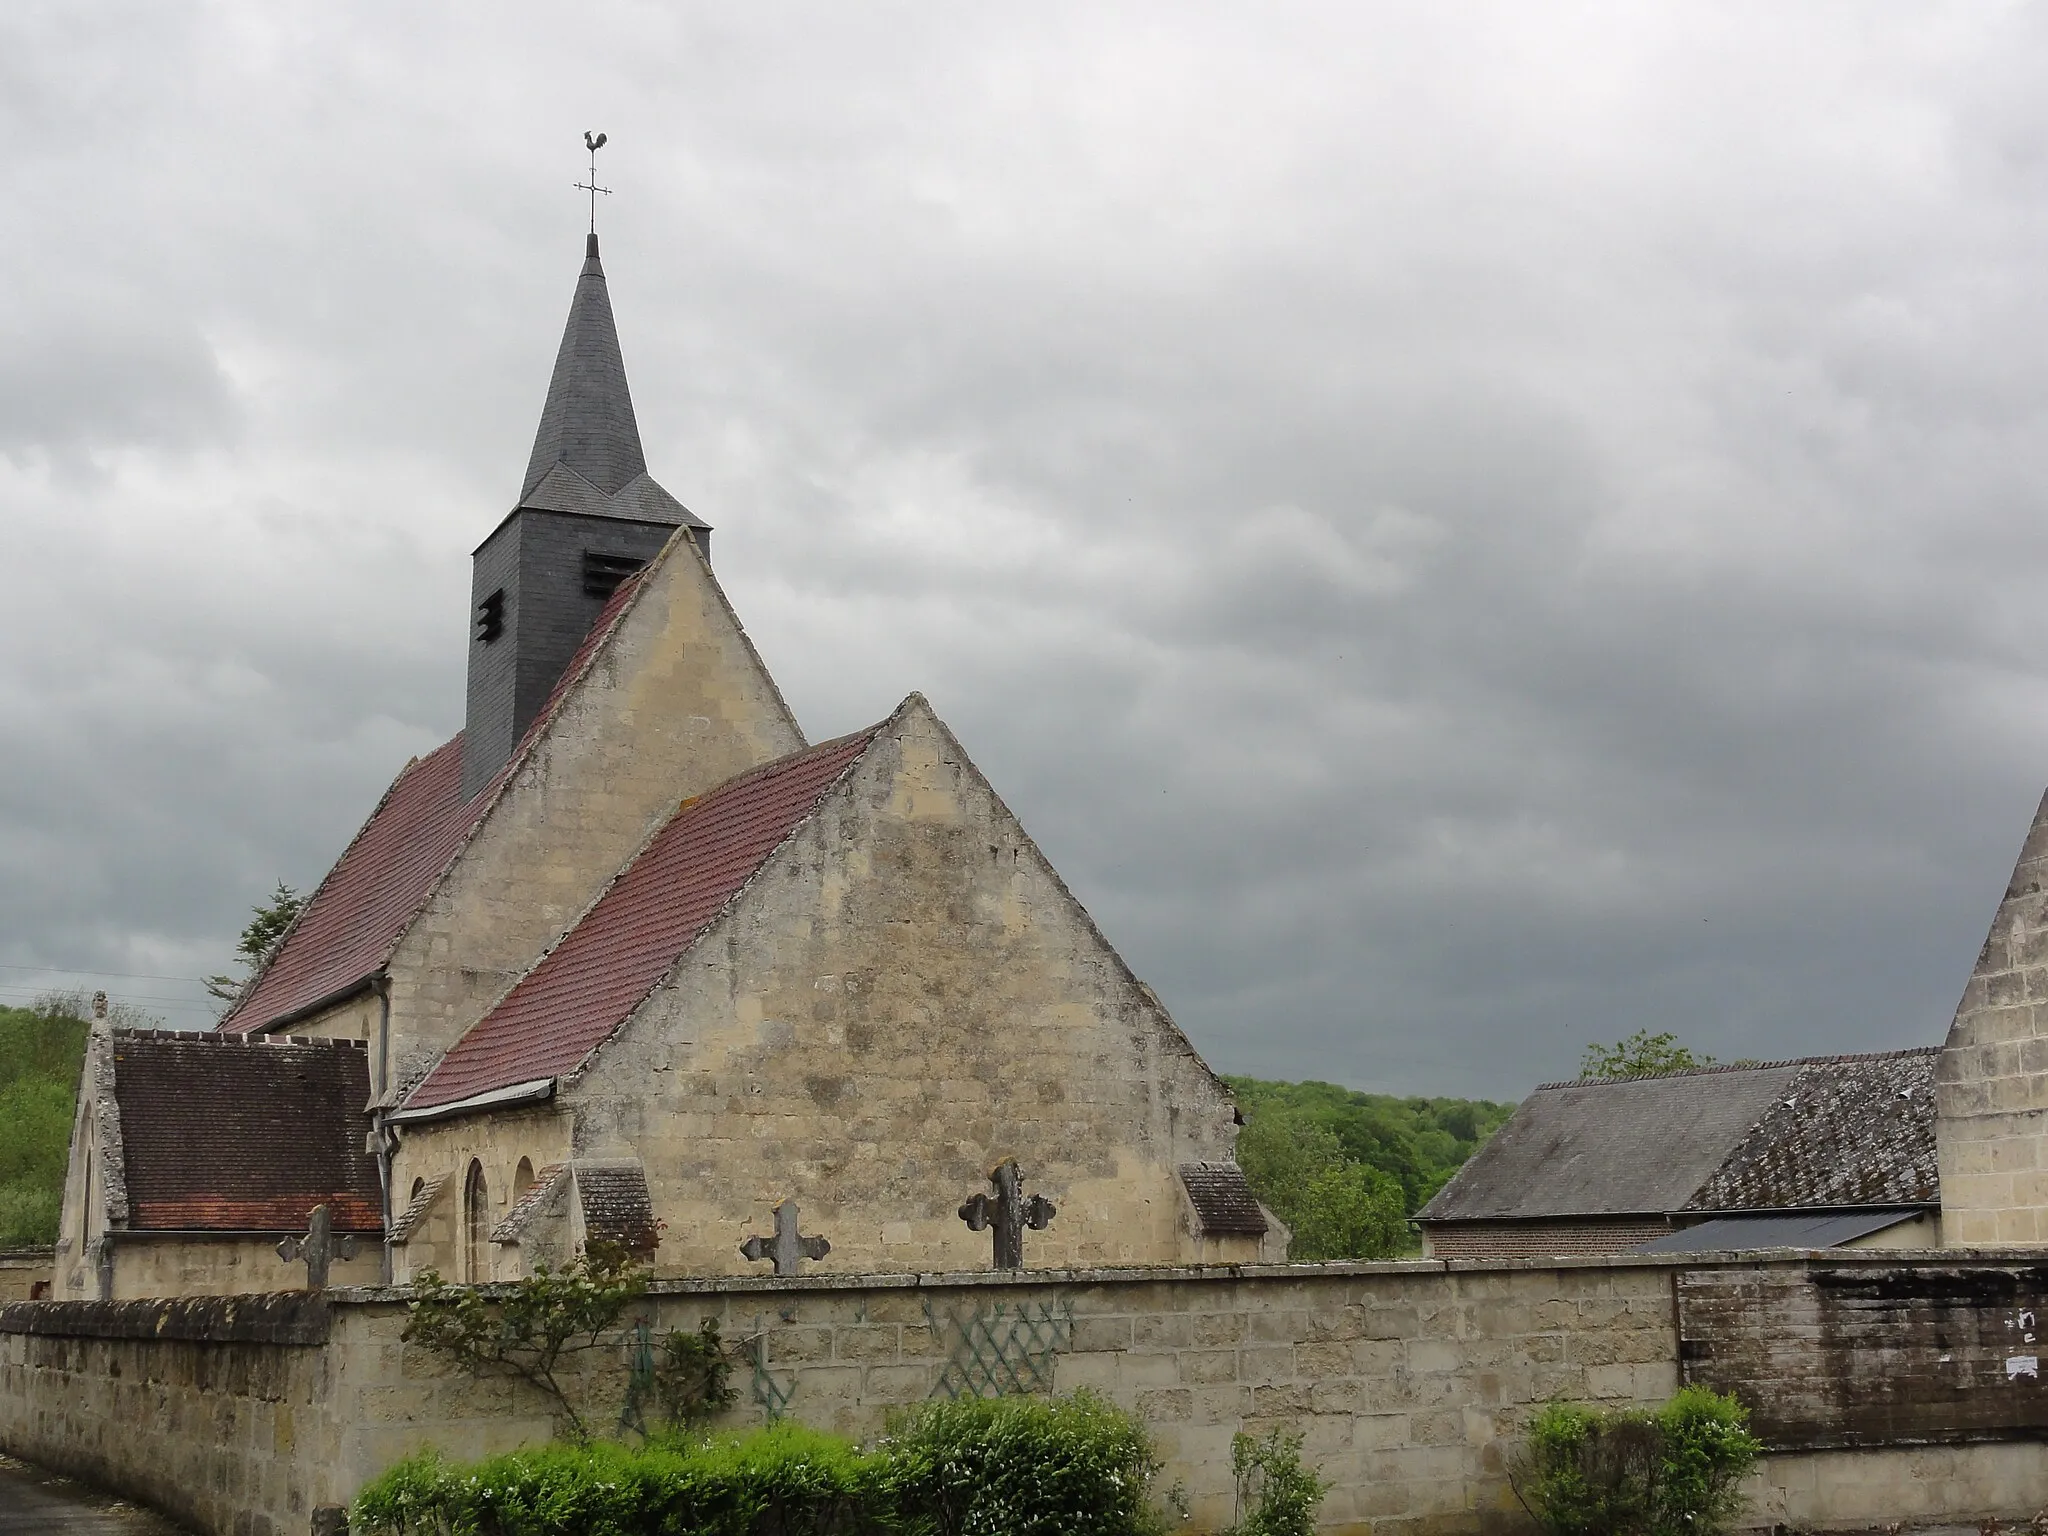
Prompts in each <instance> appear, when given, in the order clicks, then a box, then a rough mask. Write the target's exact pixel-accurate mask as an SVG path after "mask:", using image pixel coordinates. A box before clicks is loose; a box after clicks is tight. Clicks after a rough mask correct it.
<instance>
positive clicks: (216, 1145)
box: [109, 1030, 384, 1232]
mask: <svg viewBox="0 0 2048 1536" xmlns="http://www.w3.org/2000/svg"><path fill="white" fill-rule="evenodd" d="M109 1049H110V1053H111V1056H112V1060H113V1066H114V1085H113V1086H114V1101H115V1104H116V1105H117V1106H118V1109H119V1115H120V1136H121V1148H122V1162H123V1164H124V1167H123V1169H122V1173H123V1175H124V1177H125V1180H126V1184H127V1191H128V1229H129V1230H131V1231H134V1230H145V1231H214V1232H236V1231H240V1232H303V1231H304V1230H305V1228H306V1218H307V1216H308V1215H310V1214H311V1212H312V1209H313V1207H314V1206H316V1205H320V1204H322V1203H325V1204H326V1206H327V1207H328V1211H329V1214H330V1215H331V1216H332V1217H333V1221H334V1227H335V1230H336V1231H339V1232H378V1231H381V1230H382V1229H383V1225H384V1221H383V1197H382V1194H381V1192H380V1188H379V1185H378V1182H377V1165H376V1162H375V1160H374V1159H372V1158H371V1156H370V1155H369V1153H368V1152H367V1151H365V1150H364V1141H363V1136H364V1132H365V1131H366V1130H367V1129H368V1128H369V1120H368V1118H367V1117H366V1116H365V1114H364V1112H363V1106H364V1105H365V1104H367V1103H368V1102H369V1097H370V1067H369V1052H368V1051H367V1050H366V1049H365V1047H364V1046H363V1044H362V1042H361V1041H358V1040H297V1039H292V1040H266V1039H258V1040H239V1039H234V1038H231V1037H223V1036H221V1035H215V1034H189V1033H177V1032H173V1031H170V1030H115V1031H113V1032H112V1035H111V1039H110V1046H109Z"/></svg>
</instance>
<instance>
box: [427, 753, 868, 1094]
mask: <svg viewBox="0 0 2048 1536" xmlns="http://www.w3.org/2000/svg"><path fill="white" fill-rule="evenodd" d="M879 730H881V726H879V725H877V726H873V727H871V728H870V729H868V730H865V731H860V732H857V733H855V734H854V735H851V736H842V737H840V738H839V739H838V740H837V741H828V742H825V743H823V744H821V745H819V746H815V747H809V748H806V749H805V750H804V751H802V752H796V753H792V754H791V755H790V756H788V757H784V758H779V759H777V760H776V761H775V762H772V763H767V764H764V765H763V766H761V767H759V768H754V769H750V770H749V771H747V772H746V773H743V774H740V775H739V776H738V777H736V778H732V779H728V780H727V781H726V782H725V783H723V784H721V785H719V786H718V787H717V788H716V789H714V790H711V791H709V792H707V793H705V794H703V795H699V796H698V797H697V798H695V799H694V800H686V801H684V802H683V804H682V805H681V806H680V807H679V808H678V809H677V811H676V813H675V815H674V816H672V817H671V818H670V819H669V821H668V822H667V824H666V825H664V826H663V827H662V829H661V830H660V831H659V832H657V833H655V835H654V837H653V838H652V839H651V840H650V841H649V842H648V843H647V845H646V847H644V848H642V849H641V850H640V852H639V854H638V855H637V856H636V857H635V858H634V860H633V862H632V863H631V864H629V865H627V866H626V868H625V870H624V872H623V873H621V874H620V875H619V876H618V878H617V879H615V880H614V881H613V882H612V884H611V886H610V887H609V888H608V889H607V890H606V891H605V892H604V894H603V895H602V896H601V897H599V898H598V900H597V902H596V903H595V904H594V905H593V906H592V907H591V908H590V910H589V911H588V912H586V913H585V914H584V915H583V917H582V918H581V919H580V920H578V922H577V923H576V924H575V926H574V927H572V928H571V929H570V930H569V931H568V933H566V934H565V935H563V937H562V940H561V942H560V943H559V944H557V945H556V946H555V948H554V949H553V950H551V951H550V952H549V953H548V954H547V956H546V957H545V958H544V959H542V960H541V962H540V963H539V964H538V965H536V966H535V967H534V968H533V969H532V970H531V971H529V972H527V974H526V975H525V976H524V977H523V978H522V979H521V980H520V982H519V983H518V985H516V986H515V987H513V989H512V990H511V991H510V992H509V993H507V994H506V995H505V997H504V999H503V1000H502V1001H500V1002H499V1003H498V1005H497V1006H496V1007H495V1008H493V1009H492V1010H491V1012H490V1013H488V1014H486V1015H485V1016H484V1017H483V1018H482V1019H481V1020H479V1021H478V1022H477V1023H476V1024H475V1025H474V1026H472V1027H471V1029H470V1030H469V1032H468V1033H467V1034H466V1035H464V1036H463V1037H462V1039H460V1040H459V1041H457V1042H456V1044H455V1046H454V1048H453V1049H452V1050H450V1051H449V1052H448V1054H447V1055H446V1056H444V1057H442V1058H441V1060H440V1061H439V1063H437V1064H436V1065H435V1067H434V1070H433V1071H432V1072H430V1073H428V1074H427V1076H426V1079H425V1080H424V1081H423V1082H421V1084H420V1085H419V1087H417V1088H415V1089H414V1090H413V1091H412V1093H411V1094H410V1095H409V1096H408V1097H407V1099H406V1101H405V1108H406V1109H408V1110H416V1109H429V1108H434V1107H436V1106H440V1105H446V1104H454V1103H457V1102H459V1101H461V1100H463V1099H468V1098H472V1097H474V1096H475V1095H477V1094H481V1093H490V1092H493V1091H495V1090H498V1089H502V1088H509V1087H512V1086H514V1085H515V1084H519V1083H526V1082H533V1081H537V1080H539V1079H541V1078H546V1077H553V1076H556V1075H559V1074H561V1073H565V1072H569V1071H572V1070H574V1069H575V1068H576V1067H577V1066H578V1065H579V1064H580V1063H581V1062H582V1061H583V1060H584V1058H586V1057H587V1056H589V1055H590V1053H591V1052H592V1051H594V1050H595V1049H597V1047H598V1046H600V1045H602V1044H603V1043H604V1041H605V1040H606V1039H607V1038H609V1036H610V1035H611V1033H612V1031H613V1030H615V1029H617V1028H618V1026H619V1025H620V1024H622V1023H623V1022H624V1021H625V1019H626V1017H627V1016H628V1015H629V1014H630V1013H632V1011H633V1010H634V1009H635V1008H636V1007H638V1006H639V1004H640V1002H641V1000H642V999H643V998H645V997H646V996H647V994H648V993H649V992H650V991H652V990H653V989H654V986H655V984H656V983H658V982H659V981H660V980H661V978H662V977H663V976H664V975H666V974H667V972H668V969H669V967H670V966H671V965H673V964H674V963H675V961H676V959H677V957H678V956H680V955H681V954H682V953H683V951H684V950H686V949H688V948H689V946H690V944H691V943H692V942H693V941H694V940H695V939H696V937H697V935H698V934H700V933H702V932H703V931H704V929H705V928H707V927H708V926H710V924H711V922H712V920H713V919H714V918H716V917H717V916H718V914H719V912H720V911H721V910H722V909H723V908H724V907H725V904H726V903H727V902H728V901H730V900H731V899H732V897H733V896H734V895H735V894H736V893H737V892H738V891H739V889H740V888H741V887H742V886H743V885H745V884H746V882H747V881H748V879H750V878H751V877H752V875H753V874H754V871H755V870H757V869H759V868H760V867H761V865H762V863H763V862H765V861H766V859H767V858H768V855H769V854H771V853H773V852H774V851H775V849H776V848H777V847H779V846H780V845H781V843H782V842H783V840H784V839H785V838H787V837H788V836H789V835H790V833H792V832H793V831H795V829H796V828H797V827H798V825H800V824H801V823H802V822H803V821H804V819H805V818H806V817H807V816H809V815H810V813H811V811H812V809H813V808H814V807H815V806H816V805H817V803H818V802H819V800H821V799H822V798H823V797H824V795H825V792H826V791H827V790H828V789H830V788H831V787H832V785H833V784H834V783H835V782H836V781H837V780H838V779H839V778H840V776H841V775H842V774H844V773H846V772H847V771H848V770H849V769H850V768H851V767H852V766H853V763H854V761H855V760H856V759H857V758H859V756H860V755H861V753H862V752H864V751H866V750H867V746H868V744H869V743H870V742H871V741H873V740H874V737H875V734H876V732H877V731H879Z"/></svg>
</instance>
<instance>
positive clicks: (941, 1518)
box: [882, 1392, 1164, 1536]
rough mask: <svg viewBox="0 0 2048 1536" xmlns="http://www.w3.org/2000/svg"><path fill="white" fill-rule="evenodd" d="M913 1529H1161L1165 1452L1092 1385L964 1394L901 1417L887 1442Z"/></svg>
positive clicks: (1054, 1534)
mask: <svg viewBox="0 0 2048 1536" xmlns="http://www.w3.org/2000/svg"><path fill="white" fill-rule="evenodd" d="M882 1454H884V1455H885V1456H886V1457H887V1458H888V1460H889V1464H890V1472H889V1479H890V1486H891V1488H892V1489H893V1491H894V1494H895V1502H896V1507H897V1510H898V1511H899V1512H900V1516H901V1518H902V1520H903V1522H904V1528H905V1529H906V1530H909V1531H913V1532H917V1533H918V1536H1151V1533H1155V1532H1158V1531H1161V1530H1162V1529H1163V1528H1164V1526H1163V1522H1162V1521H1161V1520H1160V1518H1159V1516H1158V1514H1157V1512H1156V1511H1155V1510H1154V1509H1153V1507H1152V1504H1151V1501H1150V1499H1149V1498H1148V1496H1147V1495H1148V1492H1149V1489H1150V1487H1151V1482H1152V1475H1153V1474H1154V1473H1155V1472H1157V1471H1158V1470H1159V1465H1160V1464H1159V1459H1158V1457H1157V1456H1156V1455H1155V1454H1154V1452H1153V1449H1152V1442H1151V1441H1150V1440H1149V1439H1147V1438H1146V1435H1145V1432H1144V1430H1142V1429H1140V1428H1139V1427H1138V1425H1137V1423H1136V1422H1135V1421H1134V1420H1133V1419H1132V1418H1131V1417H1130V1416H1129V1415H1127V1414H1125V1413H1124V1412H1122V1411H1121V1410H1120V1409H1118V1408H1116V1407H1114V1406H1113V1405H1111V1404H1110V1403H1108V1402H1105V1401H1104V1400H1103V1399H1102V1398H1100V1397H1097V1396H1096V1395H1095V1394H1094V1393H1092V1392H1078V1393H1076V1394H1075V1395H1074V1396H1072V1397H1066V1398H1035V1397H1001V1398H962V1399H960V1400H958V1401H955V1402H949V1403H931V1404H927V1405H926V1406H925V1407H923V1408H921V1409H919V1410H917V1411H916V1412H914V1413H910V1414H907V1415H903V1416H901V1417H899V1418H897V1419H896V1420H895V1421H894V1422H893V1423H892V1424H891V1426H890V1433H889V1436H888V1438H887V1439H886V1440H885V1441H884V1442H883V1444H882Z"/></svg>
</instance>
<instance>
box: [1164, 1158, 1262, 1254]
mask: <svg viewBox="0 0 2048 1536" xmlns="http://www.w3.org/2000/svg"><path fill="white" fill-rule="evenodd" d="M1180 1181H1181V1184H1182V1185H1183V1186H1184V1187H1185V1188H1186V1189H1187V1192H1188V1200H1189V1201H1190V1202H1191V1203H1192V1204H1193V1205H1194V1208H1195V1215H1196V1217H1197V1218H1198V1219H1199V1220H1200V1221H1201V1223H1202V1233H1203V1235H1204V1236H1214V1235H1216V1234H1220V1233H1239V1234H1243V1235H1245V1236H1248V1237H1263V1236H1265V1235H1266V1213H1265V1212H1264V1211H1263V1210H1261V1209H1260V1208H1259V1202H1258V1197H1257V1196H1255V1195H1254V1194H1253V1193H1252V1187H1251V1185H1250V1184H1249V1183H1248V1182H1246V1180H1245V1176H1244V1170H1243V1169H1242V1168H1240V1167H1238V1166H1237V1164H1235V1163H1182V1164H1181V1166H1180Z"/></svg>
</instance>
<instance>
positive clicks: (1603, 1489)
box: [1510, 1387, 1763, 1536]
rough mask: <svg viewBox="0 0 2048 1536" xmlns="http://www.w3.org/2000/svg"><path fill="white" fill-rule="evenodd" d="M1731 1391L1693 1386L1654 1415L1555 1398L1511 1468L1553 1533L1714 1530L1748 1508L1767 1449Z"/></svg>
mask: <svg viewBox="0 0 2048 1536" xmlns="http://www.w3.org/2000/svg"><path fill="white" fill-rule="evenodd" d="M1747 1425H1748V1415H1747V1414H1746V1413H1745V1412H1744V1410H1743V1408H1742V1405H1741V1404H1740V1403H1738V1402H1736V1401H1735V1399H1734V1398H1732V1397H1724V1396H1722V1395H1721V1394H1720V1393H1717V1392H1714V1391H1711V1390H1709V1389H1708V1388H1706V1387H1687V1388H1685V1389H1684V1390H1683V1391H1682V1392H1680V1393H1679V1394H1678V1395H1677V1396H1676V1397H1674V1398H1672V1399H1671V1401H1670V1402H1668V1403H1666V1404H1665V1405H1664V1406H1663V1407H1662V1408H1661V1409H1659V1410H1658V1411H1657V1412H1655V1413H1645V1412H1642V1411H1640V1410H1633V1409H1617V1410H1609V1411H1602V1410H1599V1409H1594V1408H1585V1407H1581V1406H1579V1405H1577V1404H1573V1403H1552V1404H1550V1405H1549V1406H1548V1407H1546V1408H1545V1409H1543V1410H1542V1412H1540V1413H1538V1414H1537V1415H1536V1417H1535V1418H1534V1419H1533V1420H1532V1421H1531V1422H1530V1425H1529V1431H1528V1437H1527V1440H1526V1441H1525V1442H1524V1444H1523V1446H1522V1449H1521V1451H1520V1452H1519V1454H1518V1455H1517V1456H1516V1458H1515V1460H1514V1462H1513V1464H1512V1465H1511V1467H1510V1477H1511V1479H1512V1481H1513V1483H1514V1488H1515V1496H1516V1497H1517V1498H1519V1499H1520V1500H1521V1501H1522V1507H1523V1508H1525V1509H1527V1510H1528V1511H1529V1513H1530V1514H1531V1515H1533V1516H1534V1517H1535V1519H1536V1522H1537V1524H1538V1525H1540V1526H1542V1527H1543V1529H1544V1530H1545V1531H1548V1532H1550V1533H1552V1536H1709V1533H1711V1532H1715V1531H1721V1530H1725V1529H1726V1528H1727V1527H1728V1525H1729V1524H1730V1523H1731V1522H1732V1521H1733V1520H1734V1519H1735V1517H1736V1516H1737V1515H1739V1514H1740V1513H1741V1511H1742V1496H1741V1493H1740V1491H1739V1485H1740V1483H1741V1481H1742V1478H1743V1475H1744V1474H1745V1473H1747V1472H1748V1471H1749V1469H1750V1468H1751V1467H1752V1466H1754V1465H1755V1463H1756V1459H1757V1457H1758V1456H1759V1455H1760V1454H1761V1453H1762V1450H1763V1447H1762V1445H1761V1444H1760V1443H1759V1442H1758V1441H1757V1439H1756V1438H1755V1437H1754V1436H1752V1435H1751V1434H1750V1433H1749V1430H1748V1427H1747Z"/></svg>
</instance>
